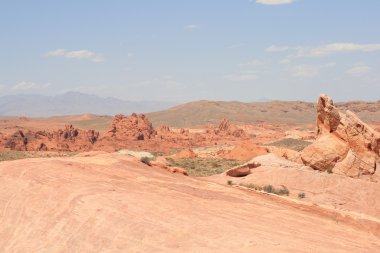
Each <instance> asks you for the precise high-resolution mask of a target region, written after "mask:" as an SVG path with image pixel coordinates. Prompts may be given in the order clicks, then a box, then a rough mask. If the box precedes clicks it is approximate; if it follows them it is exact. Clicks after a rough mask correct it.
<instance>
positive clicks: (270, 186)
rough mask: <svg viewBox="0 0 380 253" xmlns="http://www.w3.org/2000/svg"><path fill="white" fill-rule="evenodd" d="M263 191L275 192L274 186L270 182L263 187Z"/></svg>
mask: <svg viewBox="0 0 380 253" xmlns="http://www.w3.org/2000/svg"><path fill="white" fill-rule="evenodd" d="M263 191H265V192H267V193H273V191H274V187H273V186H272V185H270V184H268V185H265V186H264V187H263Z"/></svg>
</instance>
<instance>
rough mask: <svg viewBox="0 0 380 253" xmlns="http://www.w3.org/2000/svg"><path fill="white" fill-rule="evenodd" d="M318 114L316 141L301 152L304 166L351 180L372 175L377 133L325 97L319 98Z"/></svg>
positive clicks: (379, 145) (378, 143) (379, 141)
mask: <svg viewBox="0 0 380 253" xmlns="http://www.w3.org/2000/svg"><path fill="white" fill-rule="evenodd" d="M317 113H318V116H317V126H318V138H317V140H316V141H315V142H314V143H313V144H312V145H310V146H308V147H306V148H305V149H304V150H303V152H302V155H301V158H302V160H303V162H304V163H305V164H306V165H308V166H310V167H312V168H314V169H318V170H322V171H324V170H331V171H333V172H335V173H339V174H344V175H348V176H350V177H359V176H360V175H366V174H373V173H375V171H376V162H377V161H379V158H380V157H379V149H380V133H379V132H376V131H375V130H373V129H372V128H371V127H370V126H368V125H367V124H365V123H364V122H362V121H361V120H360V119H359V118H358V117H357V116H356V115H355V114H354V113H353V112H351V111H348V110H347V111H346V112H345V113H344V112H341V111H339V110H338V109H337V108H336V107H335V106H334V103H333V101H332V99H331V98H330V97H328V96H326V95H324V94H322V95H321V96H320V97H319V100H318V106H317Z"/></svg>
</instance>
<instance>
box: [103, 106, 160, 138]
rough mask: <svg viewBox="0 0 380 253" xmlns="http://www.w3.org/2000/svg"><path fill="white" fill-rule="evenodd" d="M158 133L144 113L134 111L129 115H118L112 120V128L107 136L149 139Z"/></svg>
mask: <svg viewBox="0 0 380 253" xmlns="http://www.w3.org/2000/svg"><path fill="white" fill-rule="evenodd" d="M155 135H156V131H155V130H154V129H153V126H152V123H150V121H149V120H148V118H147V117H145V115H144V114H141V115H137V114H135V113H133V114H132V115H131V116H129V117H125V116H124V115H122V114H119V115H116V116H115V118H114V119H113V120H112V126H111V129H110V130H109V131H108V132H107V134H106V136H108V137H116V138H117V139H124V140H125V139H130V140H139V141H143V140H147V139H151V138H153V137H154V136H155Z"/></svg>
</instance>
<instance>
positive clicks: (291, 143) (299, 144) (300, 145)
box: [265, 138, 311, 151]
mask: <svg viewBox="0 0 380 253" xmlns="http://www.w3.org/2000/svg"><path fill="white" fill-rule="evenodd" d="M310 144H311V142H309V141H303V140H297V139H291V138H288V139H283V140H280V141H275V142H271V143H268V144H265V146H275V147H280V148H288V149H293V150H295V151H302V150H303V149H304V148H306V147H307V146H309V145H310Z"/></svg>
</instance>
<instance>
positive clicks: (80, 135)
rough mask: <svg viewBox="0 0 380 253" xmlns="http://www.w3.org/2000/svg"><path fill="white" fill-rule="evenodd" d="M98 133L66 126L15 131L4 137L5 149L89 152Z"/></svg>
mask: <svg viewBox="0 0 380 253" xmlns="http://www.w3.org/2000/svg"><path fill="white" fill-rule="evenodd" d="M98 137H99V133H98V132H95V131H94V130H81V129H76V128H74V127H73V126H72V125H67V126H66V127H65V129H64V130H61V129H60V130H58V131H53V132H48V131H37V132H33V131H29V130H28V131H25V132H24V131H21V130H19V131H17V132H15V133H14V134H12V135H11V136H8V137H6V140H5V145H4V146H5V148H10V149H11V150H19V151H21V150H24V151H89V150H91V149H92V146H93V144H94V143H95V142H96V141H97V139H98Z"/></svg>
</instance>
